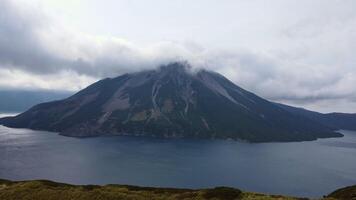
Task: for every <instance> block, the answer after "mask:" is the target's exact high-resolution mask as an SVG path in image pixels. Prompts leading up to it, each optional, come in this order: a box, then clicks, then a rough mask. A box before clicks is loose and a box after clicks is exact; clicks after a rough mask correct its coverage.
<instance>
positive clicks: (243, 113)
mask: <svg viewBox="0 0 356 200" xmlns="http://www.w3.org/2000/svg"><path fill="white" fill-rule="evenodd" d="M0 123H2V124H4V125H5V126H9V127H20V128H30V129H38V130H48V131H56V132H60V134H62V135H66V136H74V137H88V136H100V135H137V136H154V137H168V138H177V137H178V138H182V137H193V138H232V139H240V140H246V141H251V142H270V141H304V140H315V139H317V138H326V137H340V136H342V135H341V134H339V133H336V132H334V131H333V129H332V128H329V127H327V126H325V125H322V124H320V123H318V122H315V121H313V120H310V119H308V118H306V117H303V116H300V115H295V114H293V113H291V112H288V111H286V110H284V109H283V108H281V107H280V106H278V105H276V104H274V103H271V102H269V101H267V100H265V99H263V98H260V97H258V96H256V95H255V94H253V93H250V92H248V91H246V90H244V89H242V88H240V87H238V86H236V85H235V84H234V83H232V82H231V81H229V80H228V79H226V78H225V77H223V76H222V75H220V74H217V73H215V72H210V71H205V70H201V71H198V72H194V73H193V72H190V70H189V65H188V64H186V63H171V64H168V65H165V66H161V67H160V68H158V69H156V70H148V71H142V72H138V73H133V74H124V75H122V76H119V77H116V78H107V79H103V80H101V81H98V82H96V83H94V84H92V85H90V86H89V87H87V88H85V89H83V90H82V91H80V92H78V93H77V94H75V95H73V96H71V97H69V98H67V99H64V100H60V101H53V102H48V103H43V104H39V105H36V106H34V107H32V108H31V109H29V110H28V111H26V112H24V113H22V114H20V115H18V116H15V117H9V118H5V119H1V120H0Z"/></svg>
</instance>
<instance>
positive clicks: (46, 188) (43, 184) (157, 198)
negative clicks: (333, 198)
mask: <svg viewBox="0 0 356 200" xmlns="http://www.w3.org/2000/svg"><path fill="white" fill-rule="evenodd" d="M0 199H1V200H32V199H35V200H109V199H110V200H121V199H122V200H123V199H125V200H141V199H142V200H150V199H152V200H153V199H154V200H161V199H162V200H163V199H168V200H176V199H177V200H178V199H179V200H184V199H185V200H190V199H192V200H193V199H194V200H205V199H211V200H235V199H241V200H245V199H246V200H249V199H256V200H270V199H273V200H294V199H298V198H292V197H284V196H277V195H264V194H257V193H250V192H242V191H240V190H238V189H234V188H227V187H218V188H214V189H202V190H189V189H170V188H151V187H136V186H126V185H105V186H97V185H82V186H76V185H69V184H64V183H56V182H52V181H45V180H36V181H8V180H0Z"/></svg>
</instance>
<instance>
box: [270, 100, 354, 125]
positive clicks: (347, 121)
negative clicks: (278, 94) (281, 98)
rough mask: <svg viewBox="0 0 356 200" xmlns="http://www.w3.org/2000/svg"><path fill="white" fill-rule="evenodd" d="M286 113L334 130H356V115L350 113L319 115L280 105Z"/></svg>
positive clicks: (302, 109)
mask: <svg viewBox="0 0 356 200" xmlns="http://www.w3.org/2000/svg"><path fill="white" fill-rule="evenodd" d="M276 105H278V106H280V107H281V108H283V109H285V110H286V111H288V112H290V113H292V114H295V115H299V116H301V117H306V118H309V119H311V120H313V121H315V122H318V123H320V124H323V125H324V126H328V127H330V128H332V129H334V130H341V129H343V130H356V114H349V113H326V114H323V113H319V112H314V111H310V110H306V109H304V108H297V107H292V106H288V105H284V104H278V103H276Z"/></svg>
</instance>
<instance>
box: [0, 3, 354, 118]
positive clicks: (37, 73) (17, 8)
mask: <svg viewBox="0 0 356 200" xmlns="http://www.w3.org/2000/svg"><path fill="white" fill-rule="evenodd" d="M300 2H301V3H300V4H303V2H302V1H300ZM317 2H319V1H317ZM324 2H325V1H324ZM328 3H329V4H327V3H326V4H323V3H321V4H320V5H323V6H324V8H320V10H318V9H316V10H313V12H307V13H300V15H303V16H305V17H302V18H301V19H300V20H295V21H297V22H296V23H289V24H288V23H287V24H288V25H290V26H281V28H279V29H278V30H280V31H279V32H278V35H277V36H278V39H276V40H275V42H276V48H273V49H271V48H268V49H269V50H266V48H264V49H263V50H261V51H260V50H259V49H258V46H257V47H251V48H250V49H247V48H243V49H236V50H233V51H232V50H212V48H206V47H204V46H202V45H199V44H196V43H195V42H194V41H193V42H172V41H165V42H158V43H155V44H153V45H137V44H134V43H131V42H129V41H127V40H123V39H120V38H116V37H96V36H92V35H86V34H83V33H80V32H77V31H74V30H70V29H68V28H67V27H66V26H65V25H62V24H60V23H57V22H56V20H55V19H54V18H52V17H51V16H49V15H48V14H46V13H45V10H42V9H41V8H39V7H35V6H33V7H31V6H22V5H21V4H19V3H18V2H16V1H10V0H0V6H1V8H2V9H1V13H0V75H1V76H2V77H3V78H2V81H1V80H0V86H1V87H2V88H6V87H12V88H16V87H27V86H28V87H40V88H47V89H50V88H53V89H73V90H75V89H78V88H81V87H84V86H85V85H86V84H89V83H91V82H93V81H95V80H97V79H99V78H103V77H107V76H111V77H112V76H117V75H120V74H122V73H125V72H132V71H137V70H141V69H144V68H152V67H155V66H157V65H159V64H162V63H166V62H170V61H175V60H188V61H189V62H190V63H191V64H192V65H193V66H194V67H204V68H209V69H211V70H215V71H218V72H220V73H222V74H224V75H226V76H228V77H229V78H230V79H231V80H233V81H234V82H236V83H237V84H239V85H241V86H242V87H244V88H246V89H248V90H252V91H253V92H255V93H257V94H259V95H261V96H264V97H267V98H269V99H271V100H276V101H281V102H287V103H293V104H296V105H307V106H309V107H310V108H314V109H318V110H321V111H329V110H330V109H333V108H332V107H334V108H336V109H338V110H341V111H348V110H349V111H353V112H356V107H355V106H356V87H354V85H355V84H356V57H355V56H354V55H353V52H354V50H355V49H356V14H355V13H354V12H353V10H354V8H356V5H355V3H354V1H347V0H345V1H329V2H328ZM281 17H283V16H281ZM269 42H271V41H269ZM56 78H57V79H58V80H57V81H53V79H56ZM57 82H58V83H57ZM335 104H343V105H344V106H343V107H341V106H339V105H335ZM326 106H331V107H330V108H326ZM350 107H352V108H350Z"/></svg>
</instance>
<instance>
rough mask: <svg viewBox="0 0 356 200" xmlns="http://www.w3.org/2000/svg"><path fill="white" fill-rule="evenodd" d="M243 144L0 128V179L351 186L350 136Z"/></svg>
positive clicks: (354, 149) (271, 188)
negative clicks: (75, 136)
mask: <svg viewBox="0 0 356 200" xmlns="http://www.w3.org/2000/svg"><path fill="white" fill-rule="evenodd" d="M342 133H343V134H345V137H343V138H335V139H322V140H317V141H312V142H293V143H263V144H248V143H240V142H234V141H222V140H215V141H210V140H182V139H179V140H165V139H152V138H137V137H101V138H87V139H78V138H70V137H64V136H59V135H57V134H56V133H50V132H43V131H32V130H26V129H10V128H6V127H3V126H0V178H5V179H11V180H24V179H50V180H55V181H61V182H67V183H74V184H108V183H117V184H133V185H142V186H163V187H183V188H204V187H213V186H222V185H224V186H233V187H238V188H241V189H244V190H249V191H257V192H266V193H273V194H288V195H295V196H308V197H317V196H321V195H325V194H327V193H329V192H331V191H333V190H334V189H336V188H339V187H342V186H346V185H353V184H356V133H355V132H351V131H342Z"/></svg>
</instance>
